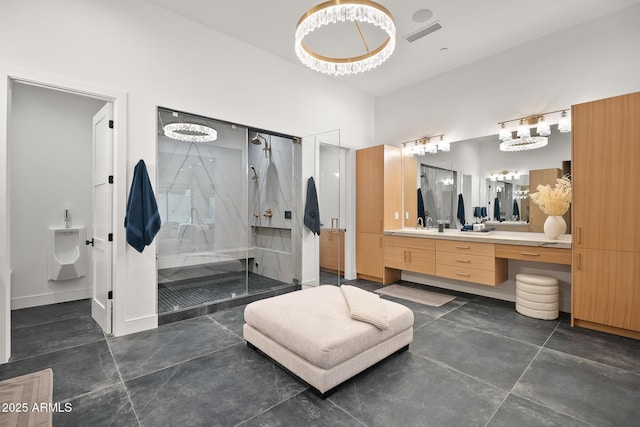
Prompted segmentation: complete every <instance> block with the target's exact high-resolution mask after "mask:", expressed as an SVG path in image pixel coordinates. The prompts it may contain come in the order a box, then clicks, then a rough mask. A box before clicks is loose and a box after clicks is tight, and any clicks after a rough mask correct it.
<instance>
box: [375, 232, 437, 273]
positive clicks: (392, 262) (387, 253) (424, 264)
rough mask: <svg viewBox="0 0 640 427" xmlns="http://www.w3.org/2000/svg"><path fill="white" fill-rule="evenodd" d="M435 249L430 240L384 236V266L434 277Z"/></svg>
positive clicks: (433, 242) (433, 243)
mask: <svg viewBox="0 0 640 427" xmlns="http://www.w3.org/2000/svg"><path fill="white" fill-rule="evenodd" d="M435 247H436V245H435V241H433V240H432V239H421V238H415V237H400V236H385V240H384V265H385V267H387V268H393V269H397V270H405V271H413V272H415V273H422V274H431V275H434V274H435V273H436V262H435V261H436V252H435Z"/></svg>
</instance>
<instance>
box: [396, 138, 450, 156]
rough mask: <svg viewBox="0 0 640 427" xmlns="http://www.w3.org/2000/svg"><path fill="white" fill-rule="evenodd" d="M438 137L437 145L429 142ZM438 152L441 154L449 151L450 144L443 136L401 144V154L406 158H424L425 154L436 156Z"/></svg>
mask: <svg viewBox="0 0 640 427" xmlns="http://www.w3.org/2000/svg"><path fill="white" fill-rule="evenodd" d="M438 137H439V138H440V140H439V142H438V143H435V142H431V139H432V138H438ZM438 150H440V151H442V152H447V151H450V150H451V144H450V143H449V142H448V141H445V140H444V134H441V135H434V136H425V137H422V138H418V139H414V140H412V141H406V142H403V143H402V154H403V155H405V156H406V157H413V156H424V155H425V154H436V153H437V152H438Z"/></svg>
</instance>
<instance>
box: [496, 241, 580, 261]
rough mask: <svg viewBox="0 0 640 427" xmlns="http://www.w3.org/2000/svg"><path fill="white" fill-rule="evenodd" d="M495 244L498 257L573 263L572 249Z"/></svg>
mask: <svg viewBox="0 0 640 427" xmlns="http://www.w3.org/2000/svg"><path fill="white" fill-rule="evenodd" d="M495 246H496V258H508V259H520V260H524V261H535V262H549V263H552V264H565V265H571V249H565V248H541V247H537V246H518V245H499V244H497V245H495Z"/></svg>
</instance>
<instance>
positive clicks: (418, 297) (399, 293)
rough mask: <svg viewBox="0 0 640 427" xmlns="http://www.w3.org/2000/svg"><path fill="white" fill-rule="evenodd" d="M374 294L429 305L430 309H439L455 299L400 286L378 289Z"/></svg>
mask: <svg viewBox="0 0 640 427" xmlns="http://www.w3.org/2000/svg"><path fill="white" fill-rule="evenodd" d="M376 292H377V293H379V294H383V295H389V296H391V297H396V298H402V299H406V300H409V301H413V302H417V303H420V304H425V305H430V306H432V307H440V306H441V305H445V304H446V303H448V302H449V301H453V300H454V299H455V297H452V296H451V295H443V294H438V293H436V292H430V291H425V290H423V289H417V288H411V287H409V286H402V285H389V286H385V287H384V288H381V289H378V290H377V291H376Z"/></svg>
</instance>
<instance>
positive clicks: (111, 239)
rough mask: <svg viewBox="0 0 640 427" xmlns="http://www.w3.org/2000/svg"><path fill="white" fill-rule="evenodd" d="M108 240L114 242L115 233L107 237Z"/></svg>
mask: <svg viewBox="0 0 640 427" xmlns="http://www.w3.org/2000/svg"><path fill="white" fill-rule="evenodd" d="M107 240H109V241H110V242H113V233H109V235H108V236H107Z"/></svg>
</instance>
